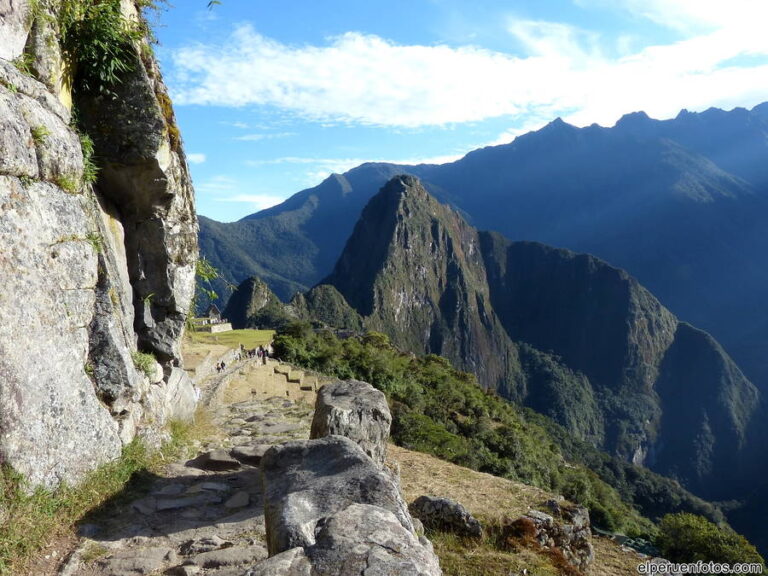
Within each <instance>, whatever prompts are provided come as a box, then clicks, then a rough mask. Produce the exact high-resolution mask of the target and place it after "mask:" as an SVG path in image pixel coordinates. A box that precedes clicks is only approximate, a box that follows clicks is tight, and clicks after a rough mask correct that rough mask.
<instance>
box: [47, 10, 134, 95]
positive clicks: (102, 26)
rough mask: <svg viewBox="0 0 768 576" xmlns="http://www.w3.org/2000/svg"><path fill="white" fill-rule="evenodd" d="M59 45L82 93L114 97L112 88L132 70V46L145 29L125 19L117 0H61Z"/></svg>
mask: <svg viewBox="0 0 768 576" xmlns="http://www.w3.org/2000/svg"><path fill="white" fill-rule="evenodd" d="M59 14H60V17H59V27H60V30H61V46H62V49H63V51H64V53H65V54H66V55H67V56H68V58H69V60H70V64H71V65H72V66H73V69H74V70H73V71H74V75H75V77H76V82H75V84H74V85H75V86H77V88H78V89H79V90H83V91H84V92H89V93H96V94H101V95H108V96H114V87H115V85H117V84H120V83H121V82H122V79H123V76H124V75H125V74H126V73H128V72H131V71H133V70H134V68H135V66H136V61H137V60H136V59H137V53H136V50H135V49H134V46H133V44H134V43H135V42H138V41H140V40H141V39H143V38H144V37H145V35H146V33H147V30H146V27H145V26H144V25H143V24H142V23H140V22H133V21H130V20H128V19H126V18H125V17H124V16H123V14H122V12H121V11H120V0H102V1H100V2H91V1H89V0H64V1H63V2H62V5H61V9H60V12H59Z"/></svg>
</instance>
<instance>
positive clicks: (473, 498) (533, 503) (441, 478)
mask: <svg viewBox="0 0 768 576" xmlns="http://www.w3.org/2000/svg"><path fill="white" fill-rule="evenodd" d="M388 455H389V460H391V461H394V462H397V463H398V464H399V467H400V480H401V485H402V489H403V492H404V494H405V498H406V501H408V502H412V501H413V500H415V499H416V498H418V497H419V496H422V495H425V494H426V495H431V496H439V497H444V498H451V499H452V500H456V501H458V502H460V503H461V504H462V505H463V506H464V507H465V508H467V510H469V512H470V513H471V514H473V515H474V516H476V517H477V518H478V519H479V520H480V521H481V522H482V523H484V524H486V525H488V524H498V523H500V522H501V520H502V519H503V518H505V517H506V518H517V517H519V516H521V515H523V514H524V513H525V512H527V511H528V510H529V509H530V508H541V505H542V503H543V502H545V501H546V500H548V499H550V498H553V494H551V493H549V492H546V491H544V490H541V489H539V488H534V487H532V486H528V485H526V484H522V483H520V482H514V481H512V480H505V479H503V478H498V477H496V476H492V475H490V474H484V473H482V472H476V471H474V470H470V469H468V468H462V467H461V466H456V465H454V464H450V463H448V462H445V461H443V460H440V459H438V458H435V457H434V456H430V455H428V454H422V453H421V452H412V451H410V450H406V449H404V448H400V447H399V446H395V445H392V444H390V445H389V447H388ZM430 538H431V539H432V540H433V544H434V546H435V552H437V554H438V556H439V557H440V565H441V566H442V568H443V572H444V574H445V576H486V575H487V576H491V575H493V576H497V575H498V576H505V575H508V574H517V573H518V572H520V571H521V570H522V569H523V568H527V569H528V570H529V572H530V573H531V574H536V576H549V575H557V574H558V573H559V572H558V570H557V569H556V568H554V567H553V566H552V563H551V561H550V560H549V559H548V558H545V557H544V556H541V555H538V554H536V553H535V552H533V551H531V550H523V551H521V552H519V553H514V554H512V553H505V552H501V551H499V550H498V549H497V548H496V547H494V546H493V543H492V542H489V541H487V540H484V541H472V540H466V539H461V538H457V537H455V536H453V535H450V534H431V535H430ZM594 546H595V562H594V564H593V565H592V567H591V568H590V570H589V572H588V576H630V575H634V574H637V570H636V568H637V564H638V563H639V561H640V560H639V558H638V556H637V554H635V553H632V552H624V551H622V549H621V547H620V546H618V545H617V544H616V543H614V542H611V541H610V540H607V539H602V538H600V539H598V538H595V539H594Z"/></svg>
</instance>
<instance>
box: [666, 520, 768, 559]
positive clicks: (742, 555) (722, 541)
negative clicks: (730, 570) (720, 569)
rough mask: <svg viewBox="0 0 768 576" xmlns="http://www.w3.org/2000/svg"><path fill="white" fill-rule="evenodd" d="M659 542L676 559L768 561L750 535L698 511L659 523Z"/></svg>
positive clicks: (669, 556)
mask: <svg viewBox="0 0 768 576" xmlns="http://www.w3.org/2000/svg"><path fill="white" fill-rule="evenodd" d="M656 544H657V546H658V547H659V549H660V550H661V553H662V555H663V556H664V557H665V558H666V559H668V560H670V561H672V562H698V561H699V560H701V561H703V562H725V563H728V564H737V563H755V564H762V565H764V564H765V561H764V560H763V558H762V556H760V554H758V552H757V550H756V549H755V547H754V546H753V545H752V544H750V543H749V542H747V540H746V538H744V537H743V536H741V535H739V534H737V533H735V532H733V531H732V530H728V529H724V528H720V527H718V526H716V525H715V524H713V523H712V522H710V521H709V520H707V519H706V518H702V517H701V516H696V515H695V514H687V513H682V514H668V515H667V516H665V517H664V518H663V519H662V521H661V523H660V524H659V535H658V538H657V540H656Z"/></svg>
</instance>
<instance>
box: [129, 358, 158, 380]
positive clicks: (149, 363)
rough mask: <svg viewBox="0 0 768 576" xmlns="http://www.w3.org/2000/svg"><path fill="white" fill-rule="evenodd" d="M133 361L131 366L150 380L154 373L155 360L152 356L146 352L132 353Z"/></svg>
mask: <svg viewBox="0 0 768 576" xmlns="http://www.w3.org/2000/svg"><path fill="white" fill-rule="evenodd" d="M131 358H132V359H133V365H134V366H135V367H136V369H137V370H138V371H139V372H142V373H143V374H144V375H145V376H146V377H147V378H151V377H152V376H153V375H154V373H155V365H156V364H157V360H155V357H154V356H153V355H152V354H148V353H146V352H139V351H136V352H133V353H132V354H131Z"/></svg>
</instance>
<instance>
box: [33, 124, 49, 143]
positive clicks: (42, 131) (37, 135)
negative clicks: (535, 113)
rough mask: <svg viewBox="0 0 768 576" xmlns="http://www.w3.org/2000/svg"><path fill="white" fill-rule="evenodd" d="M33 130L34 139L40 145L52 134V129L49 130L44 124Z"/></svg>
mask: <svg viewBox="0 0 768 576" xmlns="http://www.w3.org/2000/svg"><path fill="white" fill-rule="evenodd" d="M31 132H32V140H33V141H34V143H35V144H37V145H38V146H40V145H42V144H45V141H46V140H47V139H48V136H50V135H51V131H50V130H48V128H46V127H45V126H43V125H42V124H41V125H40V126H35V127H33V128H32V131H31Z"/></svg>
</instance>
